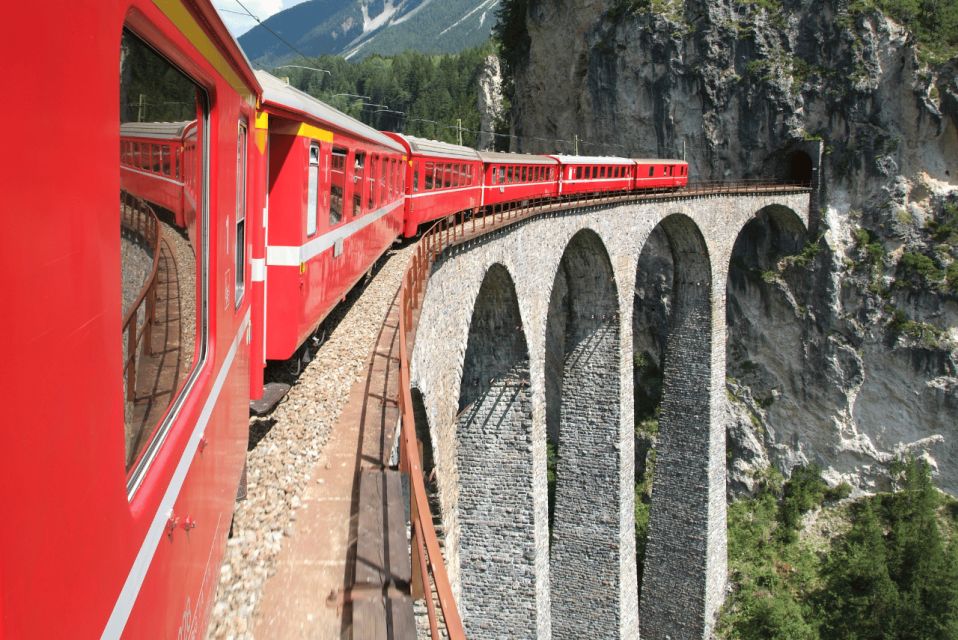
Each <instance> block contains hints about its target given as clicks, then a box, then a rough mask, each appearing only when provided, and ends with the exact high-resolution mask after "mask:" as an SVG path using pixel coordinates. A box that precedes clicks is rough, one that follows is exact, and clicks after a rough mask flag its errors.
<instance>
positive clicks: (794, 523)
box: [778, 464, 828, 540]
mask: <svg viewBox="0 0 958 640" xmlns="http://www.w3.org/2000/svg"><path fill="white" fill-rule="evenodd" d="M827 489H828V485H827V484H825V481H824V480H822V470H821V467H819V466H818V465H816V464H810V465H808V466H804V467H795V468H794V469H793V470H792V475H791V477H790V478H789V479H788V481H787V482H786V483H785V486H784V487H783V489H782V501H781V503H780V504H779V509H778V521H779V522H780V523H781V525H782V526H781V528H780V529H779V533H780V535H781V536H783V537H784V539H786V540H792V539H794V538H795V536H796V534H797V532H798V529H799V527H800V526H801V523H802V516H803V515H804V514H805V513H806V512H807V511H809V510H810V509H812V508H814V507H818V506H821V504H822V501H823V500H824V499H825V491H826V490H827Z"/></svg>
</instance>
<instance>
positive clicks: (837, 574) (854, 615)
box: [818, 502, 898, 640]
mask: <svg viewBox="0 0 958 640" xmlns="http://www.w3.org/2000/svg"><path fill="white" fill-rule="evenodd" d="M822 576H823V578H824V582H825V588H824V589H823V590H822V592H821V593H820V594H819V596H818V600H819V606H820V610H821V613H822V619H823V622H822V625H821V631H822V635H823V636H824V637H826V638H835V639H836V640H844V639H847V640H868V639H872V638H875V639H879V638H892V637H894V636H893V635H890V633H891V630H892V629H894V621H895V615H896V612H897V609H898V589H897V587H896V586H895V583H894V582H892V579H891V577H890V576H889V573H888V562H887V558H886V553H885V540H884V536H883V533H882V527H881V522H880V521H879V519H878V515H877V514H876V513H875V509H874V508H873V507H872V506H871V504H870V503H867V502H866V503H865V504H864V505H863V507H862V508H861V510H860V511H859V513H858V515H857V517H856V518H855V523H854V525H853V526H852V529H851V530H850V531H849V532H848V533H847V534H845V535H844V536H842V537H841V538H839V539H838V540H836V542H835V544H834V545H833V548H832V552H831V554H829V556H828V558H827V559H826V561H825V564H824V567H823V569H822Z"/></svg>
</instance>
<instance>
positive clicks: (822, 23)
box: [507, 0, 958, 494]
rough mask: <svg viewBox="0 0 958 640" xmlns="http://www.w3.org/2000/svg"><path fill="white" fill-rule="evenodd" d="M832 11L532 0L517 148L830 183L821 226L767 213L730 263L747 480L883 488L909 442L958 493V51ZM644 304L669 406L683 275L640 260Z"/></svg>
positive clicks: (735, 484)
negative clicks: (817, 478)
mask: <svg viewBox="0 0 958 640" xmlns="http://www.w3.org/2000/svg"><path fill="white" fill-rule="evenodd" d="M814 4H815V7H814V9H809V8H808V3H804V2H797V1H790V0H789V1H783V2H777V1H775V0H762V1H761V2H759V1H755V2H742V1H740V0H688V1H686V2H681V1H677V0H528V1H527V9H526V11H525V13H526V19H525V32H526V34H527V39H526V40H525V41H524V44H523V45H522V46H521V47H519V48H518V49H519V51H518V53H516V52H515V51H514V52H513V60H512V61H511V62H512V64H507V67H509V68H510V69H511V71H512V72H513V73H512V81H513V83H514V90H513V92H514V95H513V96H512V97H513V128H514V132H515V133H516V135H517V136H518V138H517V140H518V147H519V149H521V150H523V151H534V152H542V151H552V150H553V149H554V147H555V146H556V145H557V144H558V146H560V147H561V146H562V144H563V143H550V142H546V141H545V140H543V139H546V140H572V139H573V137H574V136H575V135H578V136H579V139H580V140H581V141H582V142H580V152H583V153H590V154H592V153H595V154H615V155H632V156H635V157H639V156H660V157H661V156H672V157H675V156H678V157H683V156H685V157H686V158H687V159H688V161H689V163H690V165H691V173H692V176H693V179H700V180H723V179H741V178H787V177H791V178H793V179H808V178H814V179H816V181H818V182H820V194H821V200H820V203H821V206H820V213H819V219H818V221H817V224H816V225H815V227H814V228H812V229H810V230H809V231H808V232H807V233H802V232H801V230H796V229H794V228H792V229H789V228H779V227H778V226H776V224H775V223H774V222H772V221H770V220H768V219H763V220H760V221H757V222H755V223H753V224H751V225H750V226H749V227H747V228H746V230H745V231H743V234H742V236H741V238H740V241H739V245H738V248H737V249H736V255H735V257H733V260H732V264H731V265H730V275H729V284H728V290H727V293H728V303H727V309H728V322H729V325H730V332H729V344H728V349H727V354H728V358H727V360H728V362H727V375H728V387H729V394H728V396H729V400H730V402H729V411H730V421H729V422H730V429H729V436H730V438H729V449H730V452H729V453H730V466H729V470H730V485H729V486H730V490H732V491H733V492H738V491H747V490H748V489H749V488H750V487H751V486H753V483H754V480H755V478H756V477H757V476H759V475H760V474H761V471H762V470H763V469H764V468H765V467H767V466H768V465H769V464H772V465H775V466H777V467H779V468H780V469H781V470H783V471H786V472H787V471H788V470H789V469H790V468H792V467H793V466H794V465H796V464H800V463H805V462H815V463H817V464H819V465H821V466H822V467H823V468H824V469H825V471H826V477H827V478H828V479H829V480H830V481H832V482H836V483H837V482H840V481H842V480H845V481H848V482H850V483H851V484H853V485H854V486H855V487H857V488H860V489H863V490H872V489H877V488H882V487H884V486H885V482H886V480H885V478H886V471H887V469H888V466H889V465H890V463H892V462H893V461H895V460H896V459H898V458H899V457H900V456H901V455H903V454H906V453H911V454H914V455H920V456H925V457H927V458H928V459H929V460H930V461H931V462H932V464H933V466H934V467H935V468H936V469H937V474H938V481H939V484H940V485H941V486H942V487H943V488H945V489H946V490H948V491H950V492H951V493H953V494H958V262H956V258H958V173H956V172H958V59H952V60H950V61H948V60H947V59H946V58H945V59H942V58H941V56H939V57H938V58H937V59H932V58H933V56H929V55H928V53H927V51H926V50H925V49H924V48H923V47H922V46H921V45H919V44H918V43H917V42H916V40H915V38H914V37H913V36H912V35H911V33H910V32H909V31H908V30H907V29H906V28H904V27H902V26H900V25H898V24H896V23H895V22H894V21H892V20H891V19H889V18H888V17H886V16H885V15H883V14H882V13H881V12H879V11H877V10H873V9H865V8H862V6H863V5H864V4H865V3H850V2H848V1H843V0H825V1H824V2H820V3H814ZM819 149H820V150H821V157H820V158H819V154H818V153H817V151H818V150H819ZM810 150H811V153H809V151H810ZM660 244H661V243H660ZM648 252H649V256H648V257H646V256H643V264H645V263H646V261H648V264H659V263H662V262H663V261H664V262H668V261H669V260H670V259H671V258H670V256H669V251H668V248H667V244H666V245H663V246H659V247H656V246H651V247H650V248H649V249H648ZM788 254H792V255H791V257H786V256H787V255H788ZM636 305H637V307H642V308H641V309H637V313H636V317H637V318H644V319H645V324H644V325H642V326H637V327H636V331H637V332H638V333H639V334H643V335H638V336H637V337H636V341H635V343H636V348H637V353H636V363H637V364H636V370H637V372H638V373H639V374H640V375H638V376H637V397H645V396H648V397H650V398H652V400H653V401H654V399H655V393H656V384H655V375H654V372H655V371H656V370H657V369H659V368H660V366H661V358H662V351H661V345H662V344H663V340H662V339H661V336H662V334H663V332H664V331H667V322H668V313H667V311H668V283H663V282H662V281H661V278H658V276H656V275H655V274H654V273H649V274H648V277H645V275H644V274H643V275H642V279H641V280H640V283H639V286H638V290H637V294H636ZM646 373H648V374H649V375H645V374H646ZM636 404H637V408H639V407H640V405H641V404H642V403H640V402H637V403H636ZM646 409H649V407H648V406H646Z"/></svg>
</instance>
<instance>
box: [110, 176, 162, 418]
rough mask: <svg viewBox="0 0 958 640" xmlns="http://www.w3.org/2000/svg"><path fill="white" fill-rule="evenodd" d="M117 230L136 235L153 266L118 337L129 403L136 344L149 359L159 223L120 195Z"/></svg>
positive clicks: (135, 200)
mask: <svg viewBox="0 0 958 640" xmlns="http://www.w3.org/2000/svg"><path fill="white" fill-rule="evenodd" d="M120 227H121V228H125V229H127V230H128V232H130V233H132V234H135V235H139V236H140V237H142V238H143V239H144V240H146V241H147V243H148V244H149V247H150V249H152V251H153V265H152V267H151V269H150V275H149V277H148V278H147V279H146V282H145V283H144V284H143V288H142V289H141V290H140V293H139V294H138V295H137V297H136V299H135V301H134V302H133V304H132V305H131V306H130V310H129V311H127V312H126V315H125V316H124V318H123V325H122V329H121V334H126V345H127V350H126V362H125V363H124V364H123V373H124V374H125V375H126V399H127V400H128V401H129V400H133V399H134V396H135V393H136V360H137V353H138V349H139V346H140V342H141V341H142V342H143V351H144V352H145V353H146V354H147V355H152V353H153V344H152V340H151V334H152V332H153V320H154V315H155V313H156V274H157V272H158V271H159V264H160V236H161V233H162V232H161V230H160V223H159V220H158V219H157V217H156V213H154V212H153V208H152V207H151V206H150V205H149V204H147V202H146V200H143V199H142V198H140V197H137V196H134V195H132V194H130V193H128V192H126V191H121V192H120ZM144 302H145V303H146V313H145V318H144V321H143V327H142V328H141V329H140V330H139V331H137V324H138V322H137V316H138V315H139V311H140V308H141V307H142V306H143V304H144Z"/></svg>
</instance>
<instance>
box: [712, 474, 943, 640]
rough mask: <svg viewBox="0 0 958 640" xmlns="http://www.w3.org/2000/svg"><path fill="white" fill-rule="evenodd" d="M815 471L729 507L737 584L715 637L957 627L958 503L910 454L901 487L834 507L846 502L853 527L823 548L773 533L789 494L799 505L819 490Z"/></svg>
mask: <svg viewBox="0 0 958 640" xmlns="http://www.w3.org/2000/svg"><path fill="white" fill-rule="evenodd" d="M815 471H816V470H815V469H814V468H812V467H809V468H804V469H801V470H796V472H797V473H793V476H792V479H791V480H790V481H789V482H788V483H786V485H785V487H784V488H783V490H782V495H781V499H780V500H779V499H777V497H776V492H775V489H774V486H766V487H765V488H764V489H763V490H762V491H761V492H760V494H759V495H758V496H757V497H756V498H754V499H751V500H743V501H739V502H736V503H734V504H732V505H731V506H730V507H729V538H728V540H729V568H730V573H731V577H732V579H733V582H734V584H735V586H736V588H735V591H734V592H733V594H732V596H731V597H730V598H729V599H728V601H727V602H726V606H725V608H724V609H723V612H722V617H721V619H720V622H719V625H718V632H719V637H722V638H736V639H740V640H766V639H768V638H782V639H785V638H789V639H790V638H809V639H812V638H823V639H824V638H828V639H829V640H831V639H835V640H883V639H902V640H906V639H907V640H911V639H914V640H919V639H922V640H925V639H929V640H938V639H941V640H945V639H951V640H954V638H956V637H958V535H956V533H958V518H956V513H958V507H956V506H955V504H956V503H955V501H953V500H951V499H948V498H945V497H944V496H942V494H940V493H939V492H938V491H937V490H936V489H935V487H934V486H933V484H932V481H931V475H930V470H929V469H928V467H927V465H925V464H924V463H922V462H920V461H916V460H913V459H912V460H907V461H904V462H903V463H902V464H901V465H900V469H899V482H900V485H901V490H900V491H898V492H897V493H894V494H886V495H879V496H874V497H871V498H866V499H863V500H861V501H858V502H857V503H855V504H854V506H853V507H851V508H848V507H836V508H837V509H839V510H840V513H846V512H847V514H848V515H847V517H848V518H849V520H850V528H849V529H848V530H847V531H846V532H845V533H843V534H841V535H839V536H837V537H836V538H835V539H834V540H833V541H832V543H831V546H830V548H828V549H827V552H824V553H821V554H819V553H817V552H815V551H813V550H812V546H811V545H809V544H808V543H806V542H805V541H804V540H802V539H801V538H787V537H783V536H781V535H780V534H778V533H777V530H778V529H779V528H780V527H782V526H784V524H783V523H782V514H783V512H784V509H783V505H784V504H785V503H786V502H788V501H792V502H794V503H796V504H797V505H798V506H799V507H801V506H804V505H808V504H814V503H815V502H817V501H818V500H819V495H820V493H819V492H820V489H821V485H820V484H819V483H820V482H821V480H820V479H819V478H816V476H815ZM836 489H837V488H836ZM830 493H831V492H829V491H825V492H824V496H825V497H826V498H827V497H829V496H830ZM838 493H845V492H844V491H839V492H838ZM943 526H944V527H946V531H944V532H943V530H942V527H943ZM949 539H950V541H949Z"/></svg>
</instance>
